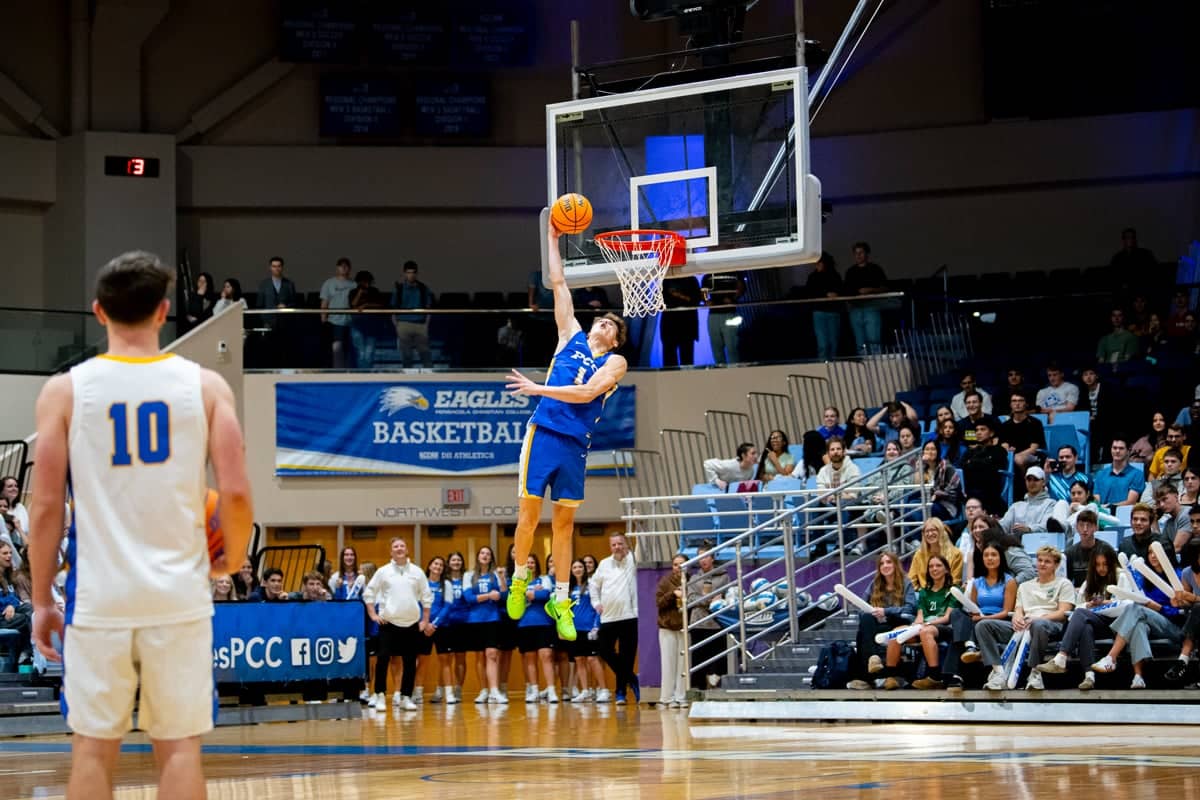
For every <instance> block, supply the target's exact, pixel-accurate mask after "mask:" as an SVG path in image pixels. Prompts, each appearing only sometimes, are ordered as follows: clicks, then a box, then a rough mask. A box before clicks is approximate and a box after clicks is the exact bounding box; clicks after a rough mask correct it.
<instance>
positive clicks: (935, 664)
mask: <svg viewBox="0 0 1200 800" xmlns="http://www.w3.org/2000/svg"><path fill="white" fill-rule="evenodd" d="M952 586H954V581H952V580H950V562H949V561H947V560H946V558H945V556H940V555H932V556H930V557H929V564H928V565H927V567H926V569H925V579H924V581H923V582H922V586H921V588H920V589H919V590H918V591H917V617H916V619H915V620H914V624H916V625H920V626H921V632H920V634H918V637H917V644H918V646H919V647H920V648H921V652H922V654H923V655H924V656H925V677H924V678H920V679H918V680H916V681H913V688H916V689H941V688H942V687H943V686H945V684H944V683H943V682H942V677H943V676H942V668H941V663H940V661H939V657H940V654H939V652H938V643H939V642H948V641H950V640H951V639H952V638H953V632H952V630H951V628H950V614H951V611H952V610H953V609H954V607H956V606H957V605H958V600H956V599H954V596H953V595H951V594H950V588H951V587H952ZM910 641H911V640H910ZM950 652H951V655H952V658H953V654H954V650H953V648H951V651H950ZM899 664H900V643H899V642H898V641H897V640H896V639H892V640H891V641H889V642H888V645H887V656H886V659H885V667H884V674H885V675H886V676H887V677H885V678H884V680H883V688H884V689H899V688H900V685H901V684H900V679H899V678H897V677H896V668H897V667H898V666H899ZM946 666H947V668H948V669H949V674H954V671H953V670H954V667H953V666H952V665H951V664H950V663H947V665H946Z"/></svg>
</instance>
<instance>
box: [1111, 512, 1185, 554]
mask: <svg viewBox="0 0 1200 800" xmlns="http://www.w3.org/2000/svg"><path fill="white" fill-rule="evenodd" d="M1153 524H1154V509H1153V508H1151V507H1150V506H1148V505H1146V504H1145V503H1138V504H1137V505H1135V506H1134V507H1133V510H1132V511H1131V512H1130V513H1129V527H1130V529H1131V530H1132V531H1133V534H1132V535H1131V536H1126V537H1125V538H1124V539H1122V540H1121V552H1122V553H1124V554H1125V555H1127V556H1129V557H1130V558H1133V557H1134V556H1138V557H1140V558H1143V559H1144V558H1146V555H1147V554H1148V553H1149V552H1150V545H1151V544H1153V543H1154V542H1158V543H1159V544H1161V545H1162V546H1163V550H1164V551H1166V553H1167V557H1168V558H1170V557H1171V554H1172V553H1174V552H1175V544H1174V543H1173V542H1172V541H1171V540H1170V539H1168V538H1167V537H1165V536H1163V535H1162V534H1161V533H1157V532H1156V531H1155V530H1154V528H1153V527H1152V526H1153Z"/></svg>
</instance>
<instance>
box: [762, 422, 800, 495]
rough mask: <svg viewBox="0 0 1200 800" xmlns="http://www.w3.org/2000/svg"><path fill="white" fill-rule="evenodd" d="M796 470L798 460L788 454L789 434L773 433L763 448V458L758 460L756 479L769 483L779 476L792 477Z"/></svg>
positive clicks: (777, 431) (776, 431) (775, 431)
mask: <svg viewBox="0 0 1200 800" xmlns="http://www.w3.org/2000/svg"><path fill="white" fill-rule="evenodd" d="M795 469H796V459H795V457H794V456H793V455H792V454H791V453H789V452H788V437H787V434H786V433H784V432H783V431H780V430H774V431H771V435H770V436H768V437H767V444H766V446H765V447H763V456H762V458H760V459H759V460H758V472H757V473H756V474H755V476H754V477H755V479H756V480H760V481H762V482H763V483H768V482H770V481H771V480H772V479H773V478H775V477H777V476H779V475H791V474H792V472H793V471H794V470H795Z"/></svg>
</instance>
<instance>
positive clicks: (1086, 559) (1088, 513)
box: [1066, 508, 1116, 663]
mask: <svg viewBox="0 0 1200 800" xmlns="http://www.w3.org/2000/svg"><path fill="white" fill-rule="evenodd" d="M1098 518H1099V515H1098V514H1097V513H1096V512H1095V511H1094V510H1093V509H1090V508H1083V509H1081V510H1080V511H1079V512H1078V513H1077V515H1076V516H1075V523H1074V527H1075V532H1076V533H1077V534H1079V540H1078V541H1076V542H1074V543H1072V544H1070V545H1068V547H1067V552H1066V559H1067V577H1068V578H1070V579H1071V583H1073V584H1074V585H1076V586H1082V585H1083V581H1084V579H1085V578H1086V577H1087V572H1088V564H1089V563H1090V561H1091V557H1092V552H1093V551H1094V550H1095V549H1096V528H1097V526H1098V525H1097V523H1098ZM1100 544H1104V543H1103V542H1101V543H1100ZM1104 546H1105V547H1108V545H1104ZM1112 563H1113V564H1115V563H1116V553H1115V552H1114V553H1113V560H1112ZM1092 660H1093V661H1094V660H1095V659H1092ZM1085 663H1090V661H1089V662H1085Z"/></svg>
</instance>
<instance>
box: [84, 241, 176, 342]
mask: <svg viewBox="0 0 1200 800" xmlns="http://www.w3.org/2000/svg"><path fill="white" fill-rule="evenodd" d="M174 280H175V271H174V270H173V269H171V268H170V267H168V266H166V265H165V264H163V262H162V260H161V259H160V258H159V257H158V256H156V255H154V254H153V253H147V252H145V251H144V250H133V251H131V252H128V253H122V254H121V255H119V256H117V257H116V258H114V259H113V260H112V261H109V262H108V263H107V264H105V265H104V266H103V267H101V269H100V274H99V275H97V276H96V301H97V302H98V303H99V304H100V308H102V309H104V313H105V314H106V315H107V316H108V318H109V319H111V320H112V321H113V322H117V323H120V324H122V325H137V324H139V323H142V322H145V321H146V320H148V319H149V318H150V317H151V316H152V315H153V314H154V312H155V311H156V310H157V309H158V305H159V303H161V302H162V301H163V300H164V299H166V297H167V293H168V292H169V291H170V290H171V284H172V283H173V282H174Z"/></svg>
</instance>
